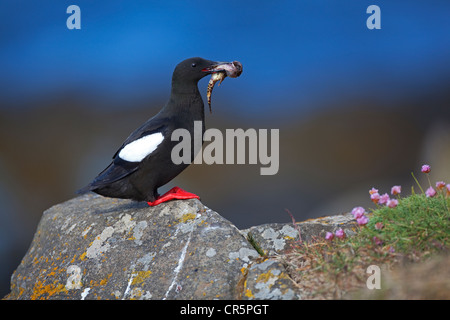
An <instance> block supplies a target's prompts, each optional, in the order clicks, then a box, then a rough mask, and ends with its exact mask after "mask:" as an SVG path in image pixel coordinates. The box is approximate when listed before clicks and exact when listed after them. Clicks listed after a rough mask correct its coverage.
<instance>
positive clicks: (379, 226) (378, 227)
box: [375, 222, 384, 230]
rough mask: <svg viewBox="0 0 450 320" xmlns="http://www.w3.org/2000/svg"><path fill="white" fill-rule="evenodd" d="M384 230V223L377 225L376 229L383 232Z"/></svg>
mask: <svg viewBox="0 0 450 320" xmlns="http://www.w3.org/2000/svg"><path fill="white" fill-rule="evenodd" d="M383 228H384V224H383V223H382V222H377V223H375V229H377V230H381V229H383Z"/></svg>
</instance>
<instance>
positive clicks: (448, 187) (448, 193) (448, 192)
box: [445, 183, 450, 196]
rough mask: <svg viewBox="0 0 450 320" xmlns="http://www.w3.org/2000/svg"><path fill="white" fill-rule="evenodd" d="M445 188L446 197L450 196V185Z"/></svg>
mask: <svg viewBox="0 0 450 320" xmlns="http://www.w3.org/2000/svg"><path fill="white" fill-rule="evenodd" d="M445 187H446V188H447V195H448V196H450V183H449V184H448V185H446V186H445Z"/></svg>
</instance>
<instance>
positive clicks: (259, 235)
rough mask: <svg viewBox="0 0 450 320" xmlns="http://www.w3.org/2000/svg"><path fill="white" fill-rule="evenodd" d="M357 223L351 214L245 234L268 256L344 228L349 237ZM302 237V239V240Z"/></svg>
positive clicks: (253, 229)
mask: <svg viewBox="0 0 450 320" xmlns="http://www.w3.org/2000/svg"><path fill="white" fill-rule="evenodd" d="M356 227H357V225H356V222H355V219H354V217H353V215H352V214H351V213H346V214H343V215H334V216H326V217H321V218H316V219H310V220H306V221H303V222H299V223H296V224H295V225H294V224H285V223H271V224H264V225H260V226H256V227H251V228H249V229H246V230H243V231H242V232H243V234H245V235H246V236H247V237H249V236H250V238H251V239H252V240H253V241H254V242H255V243H256V246H259V247H260V249H261V250H262V251H263V252H264V253H265V254H266V255H274V254H279V253H282V252H283V251H285V250H288V249H290V248H291V244H292V243H293V242H297V241H299V240H302V241H311V240H312V239H313V238H314V237H322V238H324V237H325V234H326V232H328V231H329V232H335V231H336V230H337V229H339V228H342V229H343V230H344V232H345V234H346V235H347V236H352V235H354V234H355V233H356ZM300 235H301V239H300Z"/></svg>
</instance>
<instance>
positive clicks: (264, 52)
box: [0, 0, 450, 296]
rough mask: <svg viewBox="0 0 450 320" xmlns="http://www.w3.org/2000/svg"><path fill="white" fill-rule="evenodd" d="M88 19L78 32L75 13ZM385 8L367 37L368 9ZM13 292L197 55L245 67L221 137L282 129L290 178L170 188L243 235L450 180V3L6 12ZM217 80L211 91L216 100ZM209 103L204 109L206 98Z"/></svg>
mask: <svg viewBox="0 0 450 320" xmlns="http://www.w3.org/2000/svg"><path fill="white" fill-rule="evenodd" d="M71 4H76V5H78V6H79V7H80V9H81V30H68V28H67V27H66V20H67V18H68V17H69V14H67V13H66V9H67V7H68V6H69V5H71ZM371 4H376V5H378V6H379V7H380V9H381V30H369V29H368V28H367V27H366V20H367V18H368V17H369V14H367V13H366V9H367V7H368V6H369V5H371ZM0 7H1V10H0V82H1V83H0V296H3V295H4V294H6V293H7V292H9V279H10V276H11V274H12V272H13V271H14V269H15V268H16V267H17V265H18V264H19V263H20V260H21V258H22V257H23V256H24V255H25V253H26V250H27V249H28V247H29V245H30V242H31V240H32V237H33V234H34V231H35V229H36V226H37V223H38V222H39V219H40V217H41V215H42V213H43V211H44V210H46V209H47V208H49V207H50V206H52V205H54V204H57V203H60V202H63V201H65V200H68V199H70V198H72V197H75V196H76V194H75V190H77V189H78V188H80V187H82V186H84V185H85V184H87V183H88V182H89V181H90V180H91V179H92V178H93V177H95V176H96V175H97V173H99V172H100V171H101V170H103V169H104V168H105V167H106V165H108V164H109V162H110V160H111V156H112V155H113V154H114V153H115V151H116V150H117V148H118V147H119V146H120V145H121V144H122V142H123V140H124V139H125V138H126V137H127V136H128V134H129V133H131V131H132V130H134V129H135V128H137V127H138V126H139V125H141V124H142V123H143V122H144V121H145V120H147V119H148V118H149V117H151V116H153V115H154V114H155V113H156V112H157V111H158V110H159V109H160V108H161V107H162V106H163V105H164V103H165V102H166V100H167V98H168V96H169V93H170V81H171V76H172V71H173V69H174V67H175V65H176V64H177V63H178V62H180V61H182V60H184V59H185V58H188V57H193V56H201V57H204V58H207V59H211V60H217V61H232V60H238V61H240V62H242V64H243V66H244V72H243V74H242V75H241V77H240V78H237V79H229V78H228V79H226V80H225V81H224V82H223V83H222V85H221V86H220V87H217V86H216V88H215V90H214V92H213V96H212V109H213V113H212V114H209V113H208V112H206V125H207V127H209V128H211V127H215V128H219V129H223V130H224V129H225V128H243V129H247V128H256V129H259V128H262V129H264V128H265V129H272V128H273V129H280V167H279V172H278V174H277V175H274V176H261V175H260V174H259V169H260V167H261V165H259V164H258V165H211V166H207V165H192V166H190V167H189V168H188V169H187V170H186V171H184V172H183V173H182V174H181V175H179V176H178V177H177V178H176V179H175V180H173V181H172V182H171V183H170V184H169V185H167V186H165V187H164V188H161V190H160V192H165V191H166V190H168V189H169V188H171V187H173V186H175V185H178V186H180V187H182V188H184V189H186V190H188V191H191V192H195V193H196V194H198V195H200V196H201V198H202V201H203V203H205V205H207V206H208V207H210V208H211V209H213V210H215V211H217V212H219V213H220V214H221V215H222V216H223V217H225V218H226V219H228V220H230V221H232V222H233V223H234V224H235V225H236V226H238V227H239V228H241V229H242V228H247V227H250V226H252V225H258V224H264V223H271V222H290V221H291V220H290V217H289V215H288V214H287V213H286V211H285V209H289V210H290V211H291V212H292V214H293V216H294V217H295V219H296V220H297V221H301V220H305V219H309V218H314V217H318V216H323V215H331V214H338V213H343V212H347V211H349V210H351V209H352V208H353V207H355V206H360V205H361V206H365V207H367V208H370V207H371V203H370V201H369V193H368V190H369V189H370V188H371V187H377V188H379V189H380V192H382V193H384V192H389V191H390V187H391V186H392V185H394V184H400V185H402V186H403V190H404V193H406V194H408V193H409V192H410V190H411V186H413V185H414V181H413V179H412V177H411V171H414V172H415V173H416V176H418V177H420V179H421V180H422V181H423V182H424V183H426V182H425V181H426V180H424V179H422V178H423V177H422V176H421V173H420V166H421V165H422V164H424V163H428V164H430V165H431V167H432V172H431V179H432V181H433V182H434V181H436V180H444V181H446V182H447V183H448V182H450V111H449V110H450V19H449V17H450V2H448V1H446V0H441V1H439V0H435V1H419V0H417V1H416V0H410V1H408V2H404V1H395V0H390V1H384V0H383V1H382V0H377V1H364V0H353V1H331V0H327V1H320V0H315V1H222V2H221V1H183V2H181V1H177V2H173V1H116V0H108V1H87V0H76V1H46V0H41V1H31V0H23V1H20V0H14V1H12V0H11V1H9V0H4V1H2V2H1V4H0ZM207 82H208V78H205V79H203V80H201V81H200V83H199V88H200V91H201V92H202V94H203V97H204V99H205V98H206V86H207ZM205 101H206V100H205Z"/></svg>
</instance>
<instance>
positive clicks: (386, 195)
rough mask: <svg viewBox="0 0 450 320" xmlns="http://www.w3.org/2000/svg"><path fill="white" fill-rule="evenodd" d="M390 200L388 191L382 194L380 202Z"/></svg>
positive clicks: (384, 202)
mask: <svg viewBox="0 0 450 320" xmlns="http://www.w3.org/2000/svg"><path fill="white" fill-rule="evenodd" d="M388 201H389V195H388V194H387V193H385V194H383V195H381V196H380V200H379V201H378V203H379V204H386V203H387V202H388Z"/></svg>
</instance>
